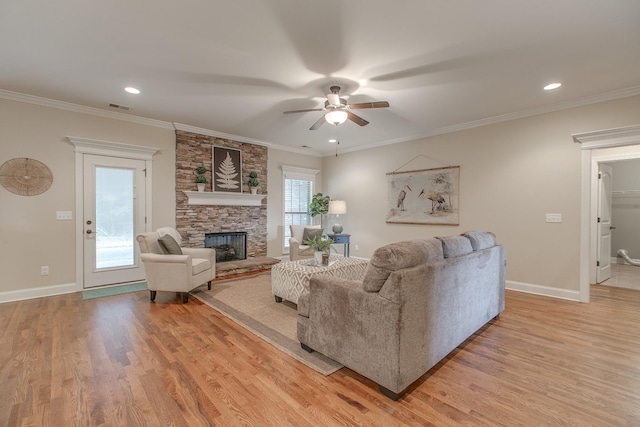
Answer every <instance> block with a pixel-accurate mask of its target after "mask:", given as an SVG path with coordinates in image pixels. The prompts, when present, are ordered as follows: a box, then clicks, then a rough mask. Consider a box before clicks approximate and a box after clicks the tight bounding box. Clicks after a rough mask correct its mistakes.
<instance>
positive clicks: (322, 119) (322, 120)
mask: <svg viewBox="0 0 640 427" xmlns="http://www.w3.org/2000/svg"><path fill="white" fill-rule="evenodd" d="M325 121H326V120H325V119H324V116H320V118H319V119H318V121H317V122H315V123H314V124H313V126H311V127H310V128H309V130H316V129H318V128H319V127H320V126H322V124H323V123H324V122H325Z"/></svg>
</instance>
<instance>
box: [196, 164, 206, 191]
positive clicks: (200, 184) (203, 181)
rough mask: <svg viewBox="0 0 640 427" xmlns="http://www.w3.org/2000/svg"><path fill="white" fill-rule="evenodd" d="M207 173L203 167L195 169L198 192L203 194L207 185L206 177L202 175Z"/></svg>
mask: <svg viewBox="0 0 640 427" xmlns="http://www.w3.org/2000/svg"><path fill="white" fill-rule="evenodd" d="M206 172H207V169H206V168H205V167H204V166H198V167H197V168H196V175H197V176H196V184H197V186H198V191H200V192H203V191H204V186H205V184H206V183H207V177H205V176H204V174H205V173H206Z"/></svg>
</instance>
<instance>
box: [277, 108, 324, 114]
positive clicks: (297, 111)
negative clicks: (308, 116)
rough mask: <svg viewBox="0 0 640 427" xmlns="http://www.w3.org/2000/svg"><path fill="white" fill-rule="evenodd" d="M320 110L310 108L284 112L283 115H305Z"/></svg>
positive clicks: (320, 109) (319, 109)
mask: <svg viewBox="0 0 640 427" xmlns="http://www.w3.org/2000/svg"><path fill="white" fill-rule="evenodd" d="M322 110H323V109H322V108H310V109H308V110H291V111H285V112H284V113H283V114H291V113H307V112H309V111H322Z"/></svg>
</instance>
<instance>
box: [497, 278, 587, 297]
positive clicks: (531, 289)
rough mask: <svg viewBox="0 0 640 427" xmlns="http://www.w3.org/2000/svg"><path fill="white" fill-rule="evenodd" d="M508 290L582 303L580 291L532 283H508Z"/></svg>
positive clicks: (509, 281) (508, 281)
mask: <svg viewBox="0 0 640 427" xmlns="http://www.w3.org/2000/svg"><path fill="white" fill-rule="evenodd" d="M506 288H507V289H509V290H512V291H518V292H526V293H528V294H534V295H541V296H545V297H551V298H560V299H566V300H570V301H580V292H579V291H570V290H568V289H558V288H551V287H549V286H541V285H532V284H530V283H522V282H514V281H511V280H507V281H506Z"/></svg>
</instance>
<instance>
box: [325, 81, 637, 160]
mask: <svg viewBox="0 0 640 427" xmlns="http://www.w3.org/2000/svg"><path fill="white" fill-rule="evenodd" d="M636 95H640V86H634V87H630V88H626V89H620V90H616V91H612V92H607V93H602V94H599V95H594V96H588V97H585V98H580V99H577V100H573V101H567V102H561V103H558V104H553V105H547V106H544V107H537V108H531V109H528V110H523V111H517V112H513V113H508V114H501V115H499V116H493V117H487V118H484V119H480V120H474V121H471V122H465V123H460V124H457V125H452V126H447V127H443V128H438V129H434V130H432V131H429V132H425V133H421V134H417V135H410V136H405V137H400V138H395V139H389V140H386V141H383V142H380V143H377V144H371V145H367V146H366V147H355V148H351V149H348V150H342V151H341V152H342V153H350V152H354V151H362V150H368V149H370V148H376V147H384V146H387V145H393V144H399V143H402V142H408V141H415V140H418V139H423V138H428V137H431V136H437V135H444V134H447V133H452V132H458V131H461V130H467V129H473V128H477V127H481V126H487V125H491V124H496V123H502V122H507V121H510V120H516V119H522V118H526V117H531V116H537V115H540V114H545V113H552V112H555V111H561V110H568V109H570V108H577V107H582V106H585V105H591V104H597V103H599V102H606V101H613V100H616V99H621V98H628V97H630V96H636ZM583 147H585V146H583ZM332 155H334V153H333V152H323V153H322V157H329V156H332Z"/></svg>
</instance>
